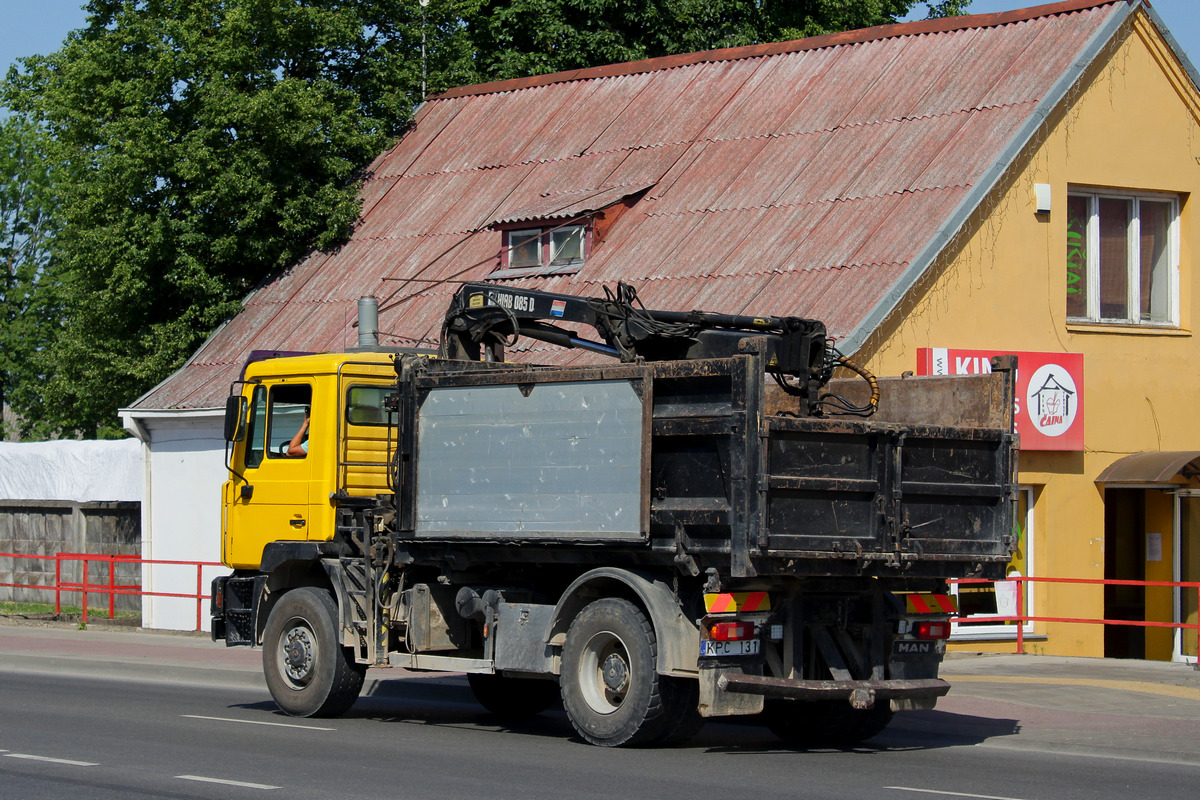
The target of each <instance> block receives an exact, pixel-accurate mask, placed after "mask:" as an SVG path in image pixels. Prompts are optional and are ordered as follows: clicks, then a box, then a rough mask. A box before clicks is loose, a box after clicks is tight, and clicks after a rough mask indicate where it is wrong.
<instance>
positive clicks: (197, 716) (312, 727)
mask: <svg viewBox="0 0 1200 800" xmlns="http://www.w3.org/2000/svg"><path fill="white" fill-rule="evenodd" d="M179 716H181V717H186V718H187V719H210V720H214V721H216V722H240V723H241V724H243V725H270V726H271V727H274V728H299V729H300V730H302V731H336V730H337V728H322V727H320V726H318V725H291V724H289V723H287V722H263V721H261V720H257V719H234V718H233V717H205V716H201V715H200V714H180V715H179Z"/></svg>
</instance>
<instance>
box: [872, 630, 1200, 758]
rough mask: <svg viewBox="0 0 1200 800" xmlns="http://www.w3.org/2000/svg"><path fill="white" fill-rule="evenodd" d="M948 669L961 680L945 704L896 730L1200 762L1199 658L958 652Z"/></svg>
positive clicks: (903, 718) (946, 674)
mask: <svg viewBox="0 0 1200 800" xmlns="http://www.w3.org/2000/svg"><path fill="white" fill-rule="evenodd" d="M941 675H942V677H943V678H945V679H946V680H947V681H949V682H950V684H951V686H952V687H953V688H952V689H951V690H950V694H949V695H947V696H946V697H944V698H942V699H941V700H940V701H938V705H937V709H936V710H935V711H931V712H914V713H910V714H903V715H897V716H896V720H895V722H893V723H892V727H891V728H889V730H892V728H895V729H897V730H903V731H908V732H917V733H922V734H926V735H933V736H955V737H969V738H974V739H976V740H977V742H978V743H979V744H986V745H987V746H989V747H1010V748H1021V749H1035V750H1042V751H1047V752H1069V753H1079V754H1086V755H1095V756H1106V757H1111V758H1134V759H1139V760H1150V761H1168V762H1174V763H1182V764H1190V765H1194V766H1200V671H1198V670H1196V669H1195V668H1194V667H1192V666H1191V665H1187V664H1173V663H1167V662H1161V661H1130V660H1116V659H1105V658H1064V657H1058V656H1028V655H1026V656H1020V655H967V654H957V653H954V654H951V655H950V656H948V657H947V659H946V661H945V663H943V665H942V670H941ZM885 736H886V734H885ZM882 739H883V737H881V740H882Z"/></svg>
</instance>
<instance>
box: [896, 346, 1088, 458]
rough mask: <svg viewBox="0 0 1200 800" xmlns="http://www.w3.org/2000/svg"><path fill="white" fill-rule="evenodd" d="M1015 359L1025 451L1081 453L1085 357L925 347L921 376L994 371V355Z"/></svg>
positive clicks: (920, 352) (919, 364)
mask: <svg viewBox="0 0 1200 800" xmlns="http://www.w3.org/2000/svg"><path fill="white" fill-rule="evenodd" d="M1008 353H1011V354H1012V355H1015V356H1017V407H1016V418H1017V433H1019V434H1021V449H1022V450H1082V449H1083V354H1082V353H1022V352H1014V351H1011V350H1009V351H1006V350H954V349H952V348H946V347H922V348H920V349H919V350H918V351H917V374H918V375H979V374H982V373H985V372H991V370H992V368H991V362H990V359H991V357H992V356H999V355H1005V354H1008Z"/></svg>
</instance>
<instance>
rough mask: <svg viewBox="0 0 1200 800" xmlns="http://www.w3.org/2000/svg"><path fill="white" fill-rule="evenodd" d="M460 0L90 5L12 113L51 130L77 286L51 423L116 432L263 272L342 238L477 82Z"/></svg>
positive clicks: (30, 78) (188, 0) (28, 78)
mask: <svg viewBox="0 0 1200 800" xmlns="http://www.w3.org/2000/svg"><path fill="white" fill-rule="evenodd" d="M455 1H456V0H444V2H441V3H440V8H441V10H440V11H439V12H438V13H436V14H435V13H433V12H432V11H428V10H425V9H422V8H421V7H419V6H418V5H417V3H416V2H415V1H414V0H409V1H408V2H401V0H359V1H358V2H355V1H354V0H286V1H284V0H225V1H224V2H213V0H92V2H90V3H88V5H87V7H86V11H87V13H88V24H87V26H86V27H85V28H83V29H81V30H78V31H75V32H73V33H72V34H71V35H70V36H69V37H68V39H67V41H66V42H65V43H64V45H63V46H62V48H61V49H60V50H58V51H57V52H55V53H53V54H51V55H49V56H45V57H34V58H30V59H25V60H23V62H22V68H21V69H13V70H10V72H9V76H8V80H7V82H6V84H5V86H4V88H3V99H4V101H5V104H6V105H8V106H9V107H11V108H13V109H14V110H15V111H16V112H17V113H18V114H20V115H23V116H24V117H25V118H27V119H30V120H33V121H35V122H37V123H39V124H41V125H43V126H44V127H45V128H46V129H47V130H48V131H49V133H50V134H51V135H52V137H53V142H52V143H51V145H50V147H49V150H48V155H49V158H50V161H51V163H53V164H54V168H55V175H56V181H55V193H56V195H57V203H58V205H57V208H56V212H55V214H56V218H57V219H58V220H59V222H60V225H61V229H60V231H59V234H58V250H59V252H60V254H61V259H62V262H63V263H62V268H63V270H64V271H65V272H66V273H67V274H69V275H70V276H71V281H70V283H69V285H68V286H67V288H66V292H65V297H64V300H65V303H66V317H65V318H66V323H65V330H64V331H63V333H62V335H61V336H60V337H59V338H58V340H57V342H56V344H55V346H54V347H53V350H52V352H51V354H50V355H51V357H52V362H53V363H52V369H51V370H50V372H49V373H48V380H47V381H46V383H45V385H44V389H45V394H46V396H47V397H48V398H53V402H50V403H47V404H46V409H45V413H46V414H47V421H48V422H50V423H51V424H53V425H54V427H56V428H58V429H60V430H62V431H64V432H70V431H77V432H80V433H84V434H85V435H96V434H99V435H118V434H119V427H118V425H117V420H116V416H115V414H114V411H115V409H117V408H119V407H121V406H124V405H127V404H129V403H130V402H132V401H133V400H134V399H135V398H137V397H138V396H139V395H140V394H141V393H142V392H144V391H145V390H146V389H148V388H149V387H151V386H153V385H154V384H155V383H156V382H157V381H159V380H161V379H162V378H164V377H165V376H166V375H168V374H169V373H170V372H171V371H172V370H173V369H175V368H176V367H178V366H179V365H180V364H181V363H182V361H183V360H184V359H185V358H186V357H187V356H188V354H190V353H191V352H192V351H193V350H194V349H195V348H196V347H197V346H198V345H199V344H200V342H201V341H203V338H204V337H205V336H206V335H207V334H208V333H209V332H210V331H212V330H213V329H214V327H215V326H216V325H218V324H219V323H220V322H221V321H222V320H223V319H225V318H226V317H228V316H229V315H230V314H231V313H233V312H235V311H236V310H237V309H238V308H239V299H240V298H241V297H243V296H244V295H245V294H246V292H247V291H248V290H250V289H251V288H253V287H254V286H255V285H256V284H257V283H259V282H260V281H261V280H262V279H263V278H264V277H265V276H266V275H268V274H270V273H271V272H273V271H276V270H278V269H281V268H283V267H285V266H287V265H289V264H291V263H293V262H295V261H296V260H297V259H298V258H300V257H301V256H302V255H303V254H304V253H306V252H308V251H309V250H310V249H312V248H314V247H317V248H323V247H329V246H331V245H333V244H334V243H335V242H337V241H339V240H340V239H341V238H343V237H344V236H345V235H346V234H347V233H348V231H349V230H350V228H351V226H352V225H353V223H354V221H355V220H356V218H357V216H358V213H359V205H358V201H357V187H356V179H357V178H358V173H357V171H358V170H359V169H361V168H362V167H363V165H365V164H367V163H369V161H370V160H371V159H372V158H373V157H374V156H375V155H377V154H378V153H379V152H381V151H382V150H384V149H385V148H386V147H388V146H389V145H390V144H391V143H392V142H393V141H394V140H395V138H396V136H397V135H398V133H399V131H400V130H401V128H402V126H403V125H404V123H405V122H406V121H407V120H408V119H409V117H410V115H411V111H412V108H413V106H414V105H415V104H416V102H418V100H419V99H420V97H419V92H420V80H421V64H420V57H419V50H420V46H421V38H420V37H421V28H422V26H421V25H420V24H419V21H420V18H421V14H422V13H426V14H428V17H426V23H427V24H426V25H425V30H426V32H427V34H428V36H429V38H430V42H431V46H430V50H431V53H432V54H433V58H431V59H430V72H431V75H430V77H431V82H432V83H433V84H434V85H435V86H438V87H440V86H447V85H454V84H458V83H462V82H469V80H470V78H471V77H473V73H472V72H471V71H470V61H469V59H468V58H467V57H466V53H467V51H466V50H465V49H464V48H463V47H462V46H461V44H460V43H459V40H461V25H460V24H459V22H458V20H459V19H460V18H461V14H460V13H459V9H458V7H457V6H456V5H455Z"/></svg>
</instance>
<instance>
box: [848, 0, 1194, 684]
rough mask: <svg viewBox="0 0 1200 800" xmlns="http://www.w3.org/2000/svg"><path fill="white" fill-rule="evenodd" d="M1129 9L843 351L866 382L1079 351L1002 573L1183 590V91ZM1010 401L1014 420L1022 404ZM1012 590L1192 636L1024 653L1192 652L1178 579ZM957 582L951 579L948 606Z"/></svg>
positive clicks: (1007, 637) (1189, 402)
mask: <svg viewBox="0 0 1200 800" xmlns="http://www.w3.org/2000/svg"><path fill="white" fill-rule="evenodd" d="M1130 6H1131V7H1130V12H1129V14H1128V18H1127V19H1126V20H1124V21H1123V22H1122V24H1121V25H1120V26H1119V28H1118V29H1117V30H1116V31H1115V32H1114V33H1113V35H1112V36H1111V37H1109V38H1108V39H1107V40H1106V41H1105V42H1103V44H1102V48H1103V52H1102V57H1100V58H1097V59H1096V60H1095V61H1094V62H1093V63H1092V64H1090V65H1089V67H1088V68H1087V69H1086V70H1085V71H1084V72H1083V74H1082V75H1081V76H1080V77H1079V78H1078V79H1077V80H1075V82H1074V83H1073V85H1072V86H1071V87H1070V89H1069V90H1068V91H1067V92H1066V96H1065V98H1064V99H1063V100H1062V101H1061V102H1060V103H1058V104H1057V105H1056V106H1054V107H1053V108H1052V109H1048V112H1049V113H1048V115H1047V117H1046V119H1045V121H1044V122H1043V123H1042V124H1040V125H1039V126H1038V127H1037V130H1036V132H1034V133H1033V135H1032V136H1031V138H1030V140H1029V142H1028V143H1027V144H1026V145H1025V146H1023V147H1022V148H1021V149H1020V151H1019V152H1018V153H1016V154H1015V156H1014V157H1013V158H1012V161H1011V164H1010V165H1009V166H1008V168H1007V169H1006V170H1005V172H1004V174H1003V176H1002V178H1001V179H1000V180H999V182H998V183H997V185H996V186H995V188H994V189H993V190H992V191H991V192H990V193H989V194H988V196H987V197H986V198H985V199H984V200H983V202H982V203H981V204H980V205H979V206H978V207H977V208H976V209H974V210H973V212H972V213H971V214H970V216H969V219H967V221H966V223H965V225H964V226H963V227H962V228H961V229H960V230H959V231H958V232H957V233H956V234H955V236H954V238H953V240H952V241H951V243H950V244H949V245H948V246H947V247H945V248H944V249H943V250H942V251H941V252H940V253H939V254H938V256H937V259H936V261H935V265H934V267H933V268H932V269H931V270H929V271H928V272H926V274H924V275H922V276H921V278H920V280H919V281H917V282H916V284H915V285H914V286H913V288H912V289H911V290H909V291H908V293H907V294H906V295H905V296H904V297H903V299H902V300H901V301H900V303H899V304H898V305H896V307H895V308H894V309H892V310H891V311H890V313H888V314H887V316H886V319H885V320H884V321H883V322H882V323H881V324H880V325H879V326H878V327H877V328H876V329H875V330H873V331H872V332H871V333H870V335H869V336H867V337H866V339H865V341H864V343H863V345H862V348H861V349H860V350H859V353H860V356H862V355H864V354H865V355H867V356H868V358H867V362H868V363H869V364H870V367H871V368H872V369H873V370H876V371H878V372H879V373H881V374H894V373H898V372H900V371H903V370H906V369H913V368H914V361H913V356H914V353H915V352H918V350H919V349H920V348H930V357H931V358H932V357H935V356H940V357H942V358H944V359H946V362H947V363H944V364H943V371H946V372H950V373H953V372H955V371H974V370H978V369H979V363H980V362H979V361H978V359H976V360H972V354H971V353H970V352H969V351H1003V352H1011V351H1033V352H1036V353H1048V354H1049V353H1053V354H1078V355H1079V356H1081V359H1078V360H1079V361H1081V362H1082V378H1083V379H1082V382H1081V383H1080V385H1079V386H1077V387H1075V391H1076V392H1077V395H1075V396H1074V397H1072V398H1071V401H1072V402H1074V403H1075V404H1076V405H1077V406H1079V408H1078V409H1077V410H1078V418H1077V419H1076V420H1075V423H1074V424H1075V425H1076V426H1079V427H1081V429H1082V430H1081V431H1078V432H1079V433H1080V434H1081V435H1080V436H1079V441H1078V442H1077V443H1076V444H1075V446H1073V447H1070V448H1069V449H1040V448H1038V449H1034V448H1033V447H1028V446H1023V448H1022V452H1021V460H1020V483H1021V486H1022V492H1021V501H1022V502H1021V506H1022V510H1023V512H1024V513H1025V519H1026V525H1025V531H1024V534H1025V541H1024V546H1023V550H1022V552H1020V553H1019V555H1018V558H1019V563H1017V564H1015V565H1014V566H1016V567H1020V568H1021V571H1022V572H1023V573H1024V574H1026V575H1029V574H1031V572H1030V570H1032V574H1034V575H1037V576H1042V577H1053V578H1074V579H1090V580H1092V581H1097V580H1099V579H1107V580H1129V581H1148V582H1171V581H1189V582H1196V581H1200V423H1198V421H1197V417H1196V408H1197V403H1196V395H1197V391H1198V390H1200V373H1198V372H1197V366H1198V365H1200V340H1198V339H1197V337H1196V336H1194V335H1193V328H1194V327H1195V325H1196V324H1197V320H1196V317H1195V315H1196V313H1197V311H1198V309H1197V306H1196V298H1197V296H1198V292H1200V272H1198V271H1197V269H1196V265H1197V263H1198V259H1200V251H1197V249H1196V248H1197V243H1198V242H1200V213H1198V210H1197V208H1196V203H1195V202H1194V201H1193V199H1192V195H1193V194H1194V193H1196V192H1200V125H1198V121H1200V92H1198V91H1197V81H1196V78H1197V76H1196V73H1195V71H1194V70H1193V68H1192V67H1191V65H1190V64H1188V63H1187V61H1186V60H1185V59H1184V58H1183V57H1182V56H1181V54H1180V53H1179V52H1178V51H1177V50H1176V49H1174V48H1173V46H1172V41H1171V39H1169V38H1168V36H1167V35H1166V32H1165V29H1164V28H1162V27H1161V24H1160V23H1159V20H1158V19H1157V17H1156V16H1155V15H1154V14H1153V12H1151V11H1150V9H1149V8H1148V7H1145V6H1142V7H1140V8H1138V7H1136V6H1137V4H1136V3H1134V4H1130ZM943 349H944V350H945V351H946V352H940V351H941V350H943ZM1064 358H1067V357H1064ZM1050 360H1054V359H1050ZM1058 361H1060V362H1062V363H1064V365H1065V364H1066V362H1065V361H1064V359H1061V358H1060V359H1058ZM1023 377H1028V376H1023ZM1037 388H1039V387H1031V389H1030V391H1034V390H1036V389H1037ZM1023 399H1024V398H1022V399H1019V401H1018V402H1019V403H1020V402H1021V400H1023ZM1022 410H1023V411H1024V413H1025V415H1026V417H1025V418H1023V421H1026V422H1028V417H1029V415H1030V414H1031V413H1033V412H1035V409H1034V408H1033V407H1032V406H1031V407H1027V408H1025V409H1022ZM1027 430H1030V431H1031V430H1032V426H1029V427H1028V428H1027V429H1026V430H1022V437H1023V439H1027V437H1028V433H1027ZM1027 586H1028V591H1029V592H1030V595H1031V596H1030V597H1029V598H1028V600H1027V602H1028V603H1029V608H1028V609H1027V611H1028V613H1030V614H1031V615H1034V616H1037V617H1047V618H1088V619H1101V618H1104V619H1110V620H1134V621H1151V622H1160V623H1161V622H1172V621H1183V622H1186V623H1188V624H1189V625H1191V626H1193V627H1192V628H1191V629H1190V630H1185V631H1182V633H1177V632H1176V631H1175V630H1174V629H1171V628H1164V627H1157V626H1113V625H1110V626H1100V625H1094V624H1093V625H1086V624H1079V623H1065V622H1055V621H1044V622H1036V623H1033V624H1031V625H1028V626H1027V631H1028V635H1027V636H1026V641H1027V646H1026V651H1027V652H1045V653H1053V654H1059V655H1083V656H1109V657H1135V658H1137V657H1145V658H1150V659H1171V658H1175V659H1179V660H1192V661H1194V660H1195V657H1196V628H1195V627H1194V626H1195V625H1196V624H1197V597H1196V590H1195V589H1194V588H1189V589H1188V590H1186V591H1179V592H1177V591H1176V590H1175V589H1173V588H1172V587H1146V588H1143V587H1141V586H1127V585H1119V584H1116V585H1108V586H1104V585H1098V584H1095V583H1087V584H1080V583H1057V582H1046V583H1042V582H1035V583H1031V584H1027ZM972 591H976V592H978V590H977V589H975V590H973V589H972V587H967V586H964V587H963V592H964V598H963V599H964V600H965V601H966V604H967V605H970V603H971V601H970V600H969V599H968V595H969V594H970V593H971V592H972ZM980 600H981V601H982V602H984V604H985V605H986V598H980ZM993 602H994V601H993ZM984 610H985V611H987V610H991V611H992V612H993V613H994V611H995V609H994V607H993V608H992V609H986V608H985V609H984ZM1012 628H1013V625H1012V623H1009V624H1008V625H1003V624H1001V625H990V626H988V625H975V626H967V625H963V626H960V627H959V637H958V641H959V642H963V640H964V639H967V640H969V641H967V642H965V643H963V644H960V645H959V646H960V647H966V648H970V649H977V650H1000V651H1009V652H1011V649H1012V643H1011V637H1012ZM979 631H984V632H979Z"/></svg>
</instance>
